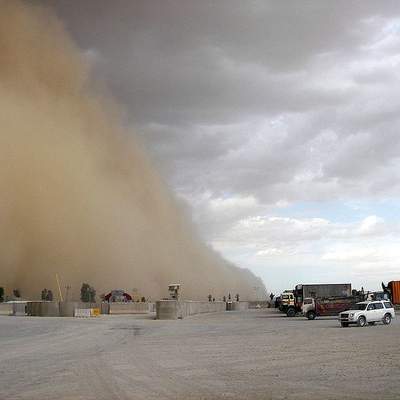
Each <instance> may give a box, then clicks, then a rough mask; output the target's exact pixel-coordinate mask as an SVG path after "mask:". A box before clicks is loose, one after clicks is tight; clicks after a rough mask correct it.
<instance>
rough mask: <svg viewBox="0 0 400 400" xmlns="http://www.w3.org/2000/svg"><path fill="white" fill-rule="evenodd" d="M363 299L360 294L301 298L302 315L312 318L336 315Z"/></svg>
mask: <svg viewBox="0 0 400 400" xmlns="http://www.w3.org/2000/svg"><path fill="white" fill-rule="evenodd" d="M360 300H363V299H362V298H361V297H360V296H346V297H327V298H317V299H313V298H311V297H308V298H305V299H304V300H303V306H302V312H303V315H304V316H305V317H306V318H308V319H310V320H312V319H315V318H316V317H326V316H336V315H338V314H339V313H340V312H342V311H345V310H349V309H351V308H352V307H353V306H354V305H355V304H356V303H357V302H359V301H360Z"/></svg>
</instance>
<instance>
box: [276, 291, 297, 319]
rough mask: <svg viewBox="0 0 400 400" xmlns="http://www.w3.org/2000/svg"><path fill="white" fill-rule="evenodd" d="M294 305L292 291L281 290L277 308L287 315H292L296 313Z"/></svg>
mask: <svg viewBox="0 0 400 400" xmlns="http://www.w3.org/2000/svg"><path fill="white" fill-rule="evenodd" d="M294 307H295V299H294V294H293V292H290V291H285V292H283V293H282V294H281V303H280V306H279V310H280V311H281V312H284V313H286V314H287V315H288V316H291V317H294V316H295V315H296V311H295V308H294ZM292 310H293V311H292ZM292 314H293V315H292Z"/></svg>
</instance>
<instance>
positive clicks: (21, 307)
mask: <svg viewBox="0 0 400 400" xmlns="http://www.w3.org/2000/svg"><path fill="white" fill-rule="evenodd" d="M26 308H27V302H26V301H16V302H13V303H12V313H11V315H14V316H25V315H26Z"/></svg>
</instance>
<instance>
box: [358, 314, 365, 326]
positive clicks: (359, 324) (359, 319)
mask: <svg viewBox="0 0 400 400" xmlns="http://www.w3.org/2000/svg"><path fill="white" fill-rule="evenodd" d="M366 323H367V320H366V319H365V317H364V316H361V317H359V318H358V320H357V325H358V326H361V327H363V326H365V324H366Z"/></svg>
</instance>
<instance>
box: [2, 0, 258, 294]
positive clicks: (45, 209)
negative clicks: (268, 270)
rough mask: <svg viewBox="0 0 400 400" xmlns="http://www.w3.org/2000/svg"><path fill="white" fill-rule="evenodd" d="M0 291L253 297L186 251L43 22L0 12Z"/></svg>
mask: <svg viewBox="0 0 400 400" xmlns="http://www.w3.org/2000/svg"><path fill="white" fill-rule="evenodd" d="M0 6H1V10H2V11H1V14H0V107H1V113H0V127H1V133H0V149H1V169H0V193H1V194H0V204H1V206H0V286H5V287H6V289H7V290H8V291H10V290H11V289H12V288H19V289H20V290H21V292H22V295H23V296H33V297H35V296H38V295H39V293H40V290H41V289H42V288H43V287H47V288H53V289H55V288H56V286H55V285H56V282H55V274H56V273H58V274H59V276H60V278H61V282H62V285H63V286H64V285H67V284H68V285H72V289H73V292H74V294H75V297H76V295H77V293H78V290H79V287H80V284H81V283H82V282H83V281H87V282H90V283H91V284H92V285H93V286H95V287H96V289H97V291H98V293H101V292H105V291H107V290H109V289H113V288H116V287H122V288H125V289H126V290H131V289H132V288H138V289H139V291H140V292H141V293H142V294H143V295H146V296H151V297H153V298H156V297H159V296H162V295H163V294H165V289H166V285H167V284H168V283H170V282H172V281H178V282H181V283H182V284H183V287H184V294H185V296H186V297H190V298H194V299H196V298H203V299H204V298H206V296H207V295H208V293H213V294H214V295H215V296H217V297H221V296H222V295H223V294H227V293H228V292H231V293H236V292H239V293H241V294H242V296H243V297H250V296H251V295H252V293H254V286H258V287H260V286H263V285H262V283H261V281H260V280H259V279H258V278H256V277H255V276H253V275H252V274H251V273H250V272H249V271H247V270H244V269H239V268H237V267H235V266H232V265H230V264H229V263H227V262H226V261H224V260H223V259H222V258H220V257H219V256H218V255H217V254H216V253H214V252H213V251H212V250H210V249H209V248H208V247H206V246H205V245H203V244H202V243H201V242H200V241H198V240H197V237H196V234H195V233H194V232H193V229H192V227H191V226H190V224H189V223H188V222H187V221H186V219H185V217H184V215H183V213H182V212H181V210H180V208H179V207H178V205H177V203H176V201H175V200H174V198H173V197H172V196H171V195H170V193H169V191H168V190H167V188H166V187H165V186H164V184H163V183H162V181H161V180H160V179H159V177H158V175H157V174H156V173H155V172H154V170H153V169H152V167H151V165H150V163H149V162H148V160H147V159H146V156H145V155H144V153H143V151H142V148H141V146H140V145H139V144H138V143H137V142H136V141H135V139H133V137H132V136H131V135H129V134H128V133H127V132H125V131H124V129H123V128H121V125H120V124H119V122H118V121H119V119H120V116H119V112H118V110H117V108H116V106H115V105H114V103H113V102H112V101H111V100H109V99H107V98H104V96H99V95H98V94H96V93H95V92H94V90H93V89H92V88H91V83H90V77H89V75H90V71H89V68H88V67H87V65H85V63H84V62H83V61H82V58H81V55H80V53H79V51H78V49H77V48H76V47H75V46H74V44H73V43H72V41H71V40H70V39H69V37H68V35H67V34H66V33H65V31H64V29H63V27H62V26H61V24H60V23H59V21H58V20H57V19H56V18H54V17H53V16H52V15H51V13H50V12H48V11H47V10H44V9H41V8H39V7H33V6H29V5H27V3H20V2H17V1H12V2H10V1H0Z"/></svg>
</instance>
